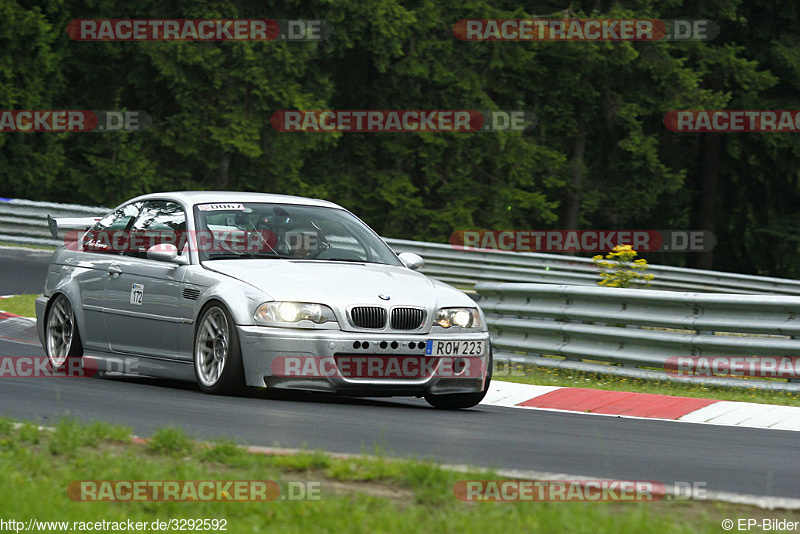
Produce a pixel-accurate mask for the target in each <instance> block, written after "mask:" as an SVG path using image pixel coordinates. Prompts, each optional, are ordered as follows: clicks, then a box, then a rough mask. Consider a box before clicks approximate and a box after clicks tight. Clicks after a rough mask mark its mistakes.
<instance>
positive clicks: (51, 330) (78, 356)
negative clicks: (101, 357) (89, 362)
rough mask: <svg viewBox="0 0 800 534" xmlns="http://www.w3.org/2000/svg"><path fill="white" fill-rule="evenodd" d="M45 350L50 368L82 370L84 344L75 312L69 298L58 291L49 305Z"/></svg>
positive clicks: (54, 369) (60, 370) (67, 370)
mask: <svg viewBox="0 0 800 534" xmlns="http://www.w3.org/2000/svg"><path fill="white" fill-rule="evenodd" d="M44 328H45V330H44V340H45V341H44V351H45V354H47V360H48V362H49V364H50V368H51V369H52V370H53V371H57V372H63V371H66V372H82V370H83V345H82V344H81V336H80V333H79V332H78V323H77V321H76V320H75V312H74V311H73V310H72V304H71V303H70V301H69V299H68V298H67V297H66V296H65V295H63V294H61V293H58V294H57V295H55V296H54V297H53V298H52V299H50V302H49V303H48V306H47V315H46V316H45V327H44Z"/></svg>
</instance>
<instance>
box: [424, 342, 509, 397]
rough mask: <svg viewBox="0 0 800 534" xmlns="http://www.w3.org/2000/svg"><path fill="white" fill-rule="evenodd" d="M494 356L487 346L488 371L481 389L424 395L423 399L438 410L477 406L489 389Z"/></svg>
mask: <svg viewBox="0 0 800 534" xmlns="http://www.w3.org/2000/svg"><path fill="white" fill-rule="evenodd" d="M493 362H494V358H493V356H492V349H491V347H490V348H489V363H488V364H487V366H488V371H487V373H486V382H484V384H483V391H480V392H478V393H453V394H450V395H433V394H430V395H425V400H426V401H428V404H430V405H431V406H433V407H434V408H438V409H439V410H462V409H464V408H472V407H473V406H477V405H478V404H480V402H481V401H482V400H483V398H484V397H485V396H486V393H487V392H488V391H489V385H490V384H491V383H492V365H493Z"/></svg>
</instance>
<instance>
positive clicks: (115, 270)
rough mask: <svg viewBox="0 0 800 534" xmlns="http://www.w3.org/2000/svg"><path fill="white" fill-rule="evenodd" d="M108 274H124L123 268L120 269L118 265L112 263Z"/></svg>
mask: <svg viewBox="0 0 800 534" xmlns="http://www.w3.org/2000/svg"><path fill="white" fill-rule="evenodd" d="M108 274H110V275H112V276H117V275H119V274H122V269H120V268H119V266H118V265H111V266H109V267H108Z"/></svg>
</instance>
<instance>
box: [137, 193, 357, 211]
mask: <svg viewBox="0 0 800 534" xmlns="http://www.w3.org/2000/svg"><path fill="white" fill-rule="evenodd" d="M150 199H172V200H177V201H179V202H183V203H184V204H187V205H195V204H207V203H212V202H213V203H230V202H266V203H273V204H295V205H302V206H321V207H326V208H338V209H344V208H342V207H341V206H339V205H338V204H334V203H333V202H328V201H327V200H319V199H315V198H305V197H296V196H292V195H275V194H272V193H241V192H236V191H171V192H164V193H150V194H147V195H141V196H138V197H136V198H134V199H131V200H130V201H138V200H150Z"/></svg>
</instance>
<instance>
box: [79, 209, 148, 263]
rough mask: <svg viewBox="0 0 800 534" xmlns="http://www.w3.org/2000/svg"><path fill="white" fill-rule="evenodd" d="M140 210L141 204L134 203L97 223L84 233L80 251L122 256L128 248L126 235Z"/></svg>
mask: <svg viewBox="0 0 800 534" xmlns="http://www.w3.org/2000/svg"><path fill="white" fill-rule="evenodd" d="M141 209H142V202H134V203H132V204H128V205H126V206H123V207H121V208H120V209H118V210H117V211H113V212H111V213H109V214H108V215H106V216H105V217H103V218H102V219H100V220H99V221H97V223H96V224H95V225H94V226H93V227H92V228H91V229H90V230H89V231H88V232H86V234H85V236H84V238H83V243H82V250H84V251H85V252H95V253H100V254H122V253H123V252H125V250H126V249H127V247H128V237H129V236H128V233H129V231H130V229H131V226H132V225H133V221H134V220H135V219H136V216H137V215H139V211H140V210H141Z"/></svg>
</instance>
